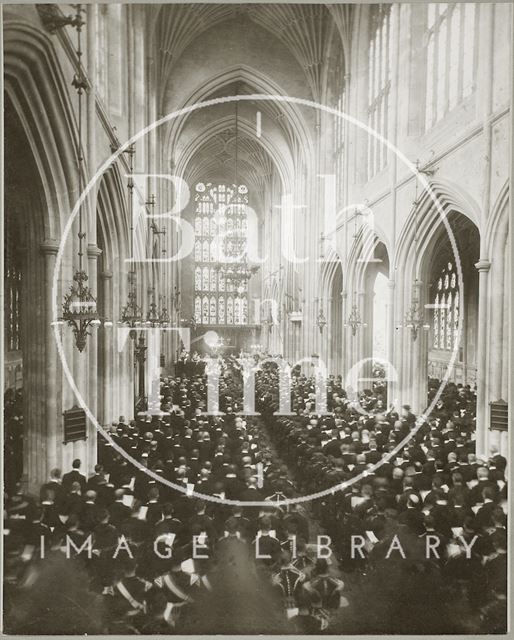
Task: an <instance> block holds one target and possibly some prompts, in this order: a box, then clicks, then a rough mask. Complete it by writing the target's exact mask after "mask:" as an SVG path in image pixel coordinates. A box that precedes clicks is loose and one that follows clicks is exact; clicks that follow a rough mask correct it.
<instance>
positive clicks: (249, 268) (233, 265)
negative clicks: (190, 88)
mask: <svg viewBox="0 0 514 640" xmlns="http://www.w3.org/2000/svg"><path fill="white" fill-rule="evenodd" d="M234 145H235V152H234V156H235V162H234V198H236V199H237V198H238V195H239V193H245V191H244V190H243V188H242V186H240V185H239V155H238V154H239V112H238V102H237V101H236V103H235V140H234ZM234 204H236V205H237V204H238V203H237V202H235V203H234ZM237 213H238V215H240V212H239V211H238V212H237ZM226 245H227V246H226V248H225V250H224V254H225V255H226V258H227V259H226V260H225V261H224V262H220V263H218V265H217V267H216V269H217V270H218V271H221V272H222V273H223V275H224V277H225V281H226V282H227V284H230V285H232V286H233V287H234V289H235V292H236V294H237V295H238V296H243V295H244V294H245V292H246V289H247V287H248V283H249V281H250V279H251V277H252V276H253V275H254V274H255V273H257V271H258V270H259V266H258V265H250V264H249V262H248V258H247V239H246V238H245V237H244V236H243V235H240V234H238V233H237V231H236V230H234V231H233V232H232V234H231V235H230V236H229V237H228V241H227V243H226ZM241 255H242V256H243V257H242V258H240V256H241Z"/></svg>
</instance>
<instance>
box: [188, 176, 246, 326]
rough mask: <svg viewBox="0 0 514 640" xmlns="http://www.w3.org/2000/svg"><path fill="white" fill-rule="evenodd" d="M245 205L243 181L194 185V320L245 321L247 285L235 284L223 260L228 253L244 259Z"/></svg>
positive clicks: (201, 321)
mask: <svg viewBox="0 0 514 640" xmlns="http://www.w3.org/2000/svg"><path fill="white" fill-rule="evenodd" d="M247 205H248V189H247V187H246V186H245V185H238V186H237V187H236V186H235V185H226V184H219V185H213V184H211V183H208V184H204V183H199V184H197V185H196V193H195V220H194V229H195V245H194V257H195V267H194V291H195V299H194V315H195V321H196V323H197V324H202V325H245V324H248V285H247V284H243V285H237V284H236V283H234V282H233V281H232V280H231V279H230V278H227V277H226V269H224V262H223V260H225V259H226V258H227V256H230V257H231V258H234V257H237V258H239V257H241V262H242V260H243V256H244V253H245V251H246V248H247V241H248V213H247ZM221 259H223V260H221ZM220 260H221V261H220ZM236 264H237V260H236Z"/></svg>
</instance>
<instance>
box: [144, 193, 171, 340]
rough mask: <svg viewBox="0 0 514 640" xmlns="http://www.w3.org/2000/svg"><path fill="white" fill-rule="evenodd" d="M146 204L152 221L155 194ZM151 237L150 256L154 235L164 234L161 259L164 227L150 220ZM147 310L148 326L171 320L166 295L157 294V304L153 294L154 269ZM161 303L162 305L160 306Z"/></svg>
mask: <svg viewBox="0 0 514 640" xmlns="http://www.w3.org/2000/svg"><path fill="white" fill-rule="evenodd" d="M146 205H147V206H150V207H151V211H152V213H151V219H152V221H153V220H154V219H155V213H154V210H155V195H154V194H152V195H151V196H150V199H149V200H148V202H147V203H146ZM152 234H153V235H152V237H153V240H154V242H153V247H152V257H154V258H155V257H156V252H157V240H156V236H161V235H163V236H164V241H162V245H163V246H162V249H161V253H162V256H163V260H164V259H165V257H166V229H165V228H163V229H162V230H159V229H158V228H157V226H156V225H155V224H153V222H152ZM148 298H149V303H148V311H147V313H146V324H147V325H148V326H150V327H165V326H168V325H169V324H170V322H171V318H170V314H169V312H168V309H167V306H166V296H162V295H160V296H159V304H157V299H156V295H155V270H154V269H152V285H151V286H150V287H149V288H148ZM161 303H162V307H161Z"/></svg>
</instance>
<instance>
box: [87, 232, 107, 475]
mask: <svg viewBox="0 0 514 640" xmlns="http://www.w3.org/2000/svg"><path fill="white" fill-rule="evenodd" d="M101 253H102V250H101V249H99V248H98V247H97V246H96V245H94V244H89V245H88V247H87V257H88V275H89V283H90V287H91V291H92V292H93V295H95V296H96V295H97V294H98V275H97V271H98V269H97V266H98V256H100V255H101ZM101 320H103V318H101ZM102 331H109V329H106V328H105V327H103V326H102V325H99V326H98V327H92V329H91V335H90V336H89V337H88V341H89V342H88V345H87V355H88V367H89V369H88V381H87V395H86V398H87V404H88V406H89V409H90V410H91V412H92V414H93V415H94V416H96V419H97V420H98V416H99V413H100V412H101V408H100V407H98V339H99V332H102ZM87 435H88V439H87V447H86V460H85V462H84V465H85V468H84V471H87V472H88V473H89V472H90V473H92V472H93V471H94V466H95V464H96V459H97V447H96V436H97V430H96V427H95V425H92V424H90V425H88V433H87Z"/></svg>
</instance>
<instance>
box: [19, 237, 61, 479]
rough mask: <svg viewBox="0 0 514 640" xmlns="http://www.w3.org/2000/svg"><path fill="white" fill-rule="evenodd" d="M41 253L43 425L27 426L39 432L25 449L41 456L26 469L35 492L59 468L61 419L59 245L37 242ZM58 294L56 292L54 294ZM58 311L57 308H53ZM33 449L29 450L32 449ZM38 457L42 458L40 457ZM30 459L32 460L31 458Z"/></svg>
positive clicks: (51, 241) (52, 242) (32, 454)
mask: <svg viewBox="0 0 514 640" xmlns="http://www.w3.org/2000/svg"><path fill="white" fill-rule="evenodd" d="M40 246H41V251H42V253H43V255H44V260H45V273H44V284H43V286H44V300H45V310H44V335H45V350H44V358H45V361H44V367H43V370H44V376H45V378H44V382H43V385H42V388H41V390H40V393H41V395H42V396H43V397H42V401H43V402H44V405H45V413H44V415H45V422H44V424H43V425H31V428H32V429H34V428H36V429H38V430H41V432H42V433H39V431H38V434H36V437H30V436H29V440H28V446H29V447H30V449H31V451H30V455H31V458H32V456H37V457H39V456H41V458H42V462H41V463H40V464H36V465H33V464H31V465H30V468H28V469H27V473H28V480H29V490H31V491H33V490H35V489H39V486H38V485H39V484H40V483H41V482H44V481H45V480H46V479H47V478H48V475H49V473H50V470H51V469H53V468H54V467H59V468H61V467H62V429H63V418H62V415H61V406H60V401H59V400H60V397H61V393H60V388H59V385H58V379H59V372H60V370H61V369H60V366H59V358H58V354H57V345H56V342H55V335H54V326H53V324H52V323H53V314H52V308H53V293H54V291H53V277H54V271H55V261H56V256H57V251H58V249H59V243H58V242H57V240H46V241H44V242H42V243H41V245H40ZM57 295H59V291H57ZM57 308H58V309H59V308H60V307H59V305H58V307H57ZM32 449H33V450H32ZM41 454H42V455H41ZM32 459H33V458H32Z"/></svg>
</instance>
